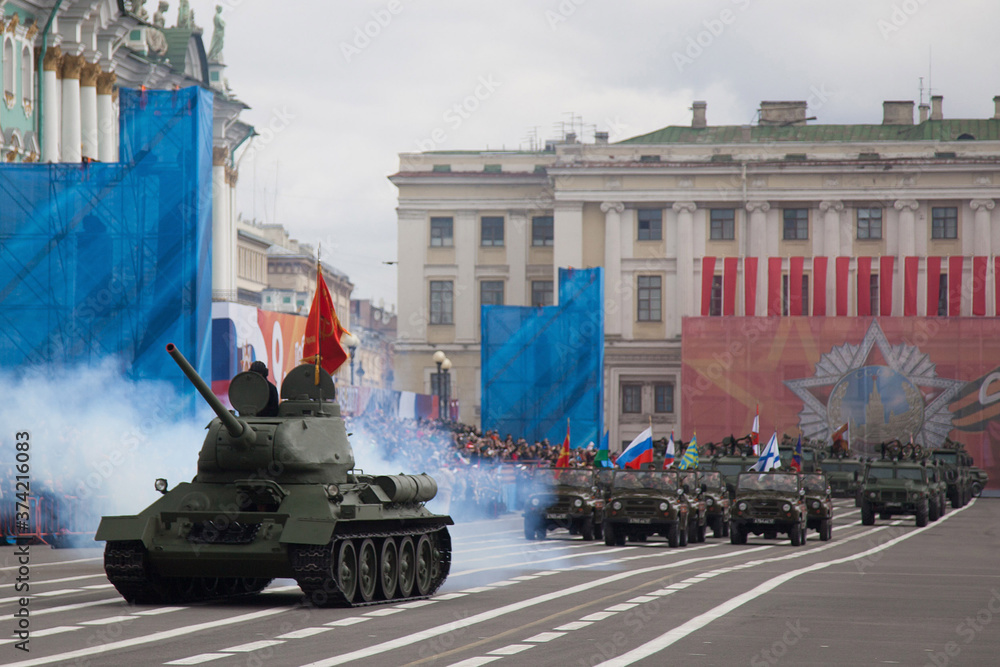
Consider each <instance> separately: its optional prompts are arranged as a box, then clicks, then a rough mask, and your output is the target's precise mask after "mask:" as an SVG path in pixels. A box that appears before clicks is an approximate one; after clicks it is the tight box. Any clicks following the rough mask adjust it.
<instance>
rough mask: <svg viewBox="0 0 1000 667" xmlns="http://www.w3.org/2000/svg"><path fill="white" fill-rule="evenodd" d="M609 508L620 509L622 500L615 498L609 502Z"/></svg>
mask: <svg viewBox="0 0 1000 667" xmlns="http://www.w3.org/2000/svg"><path fill="white" fill-rule="evenodd" d="M611 508H612V509H616V510H620V509H621V508H622V501H620V500H616V501H615V502H613V503H611Z"/></svg>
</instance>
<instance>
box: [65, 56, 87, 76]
mask: <svg viewBox="0 0 1000 667" xmlns="http://www.w3.org/2000/svg"><path fill="white" fill-rule="evenodd" d="M84 64H85V61H84V59H83V56H71V55H69V54H67V55H65V56H63V59H62V67H60V70H61V71H60V74H61V76H60V78H62V79H79V78H80V71H81V70H82V69H83V66H84Z"/></svg>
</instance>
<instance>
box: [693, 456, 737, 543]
mask: <svg viewBox="0 0 1000 667" xmlns="http://www.w3.org/2000/svg"><path fill="white" fill-rule="evenodd" d="M700 488H701V490H702V498H703V499H704V501H705V510H706V521H707V523H708V525H709V526H711V527H712V537H728V536H729V509H730V506H731V504H732V503H731V501H730V500H729V491H728V489H726V479H725V477H723V476H722V473H721V472H719V471H718V470H702V471H701V487H700Z"/></svg>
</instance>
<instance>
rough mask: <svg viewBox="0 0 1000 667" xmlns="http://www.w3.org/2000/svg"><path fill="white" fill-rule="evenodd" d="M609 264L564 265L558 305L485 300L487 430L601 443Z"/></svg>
mask: <svg viewBox="0 0 1000 667" xmlns="http://www.w3.org/2000/svg"><path fill="white" fill-rule="evenodd" d="M603 303H604V270H603V269H601V268H596V269H559V305H558V306H547V307H545V308H529V307H522V306H483V312H482V318H481V322H482V338H481V340H482V382H483V397H482V428H483V429H492V430H497V431H499V432H500V437H506V434H508V433H510V434H511V435H513V436H514V437H515V438H518V437H522V436H523V437H524V438H526V439H527V440H528V441H529V442H534V441H535V440H541V439H542V438H548V439H549V441H550V442H551V443H553V444H559V443H562V441H563V438H565V437H566V419H567V418H569V419H570V422H571V423H570V430H571V433H570V442H571V444H572V446H573V447H585V446H586V445H587V444H588V443H590V442H593V443H594V444H595V446H596V444H597V443H599V442H600V439H601V434H602V433H603V432H604V308H603Z"/></svg>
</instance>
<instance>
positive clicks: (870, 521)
mask: <svg viewBox="0 0 1000 667" xmlns="http://www.w3.org/2000/svg"><path fill="white" fill-rule="evenodd" d="M861 525H862V526H874V525H875V508H874V507H872V504H871V503H870V502H868V501H867V500H862V501H861Z"/></svg>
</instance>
